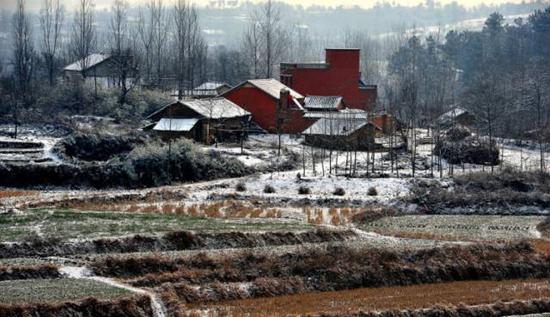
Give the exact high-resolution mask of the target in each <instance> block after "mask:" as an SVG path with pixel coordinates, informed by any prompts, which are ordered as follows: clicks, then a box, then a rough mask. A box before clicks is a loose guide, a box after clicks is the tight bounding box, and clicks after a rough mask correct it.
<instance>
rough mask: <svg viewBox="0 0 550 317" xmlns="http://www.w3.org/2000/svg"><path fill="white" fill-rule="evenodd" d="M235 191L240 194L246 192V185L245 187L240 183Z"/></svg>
mask: <svg viewBox="0 0 550 317" xmlns="http://www.w3.org/2000/svg"><path fill="white" fill-rule="evenodd" d="M235 190H236V191H238V192H245V191H246V185H245V183H243V182H239V183H238V184H237V185H236V186H235Z"/></svg>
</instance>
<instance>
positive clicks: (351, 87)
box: [281, 49, 377, 111]
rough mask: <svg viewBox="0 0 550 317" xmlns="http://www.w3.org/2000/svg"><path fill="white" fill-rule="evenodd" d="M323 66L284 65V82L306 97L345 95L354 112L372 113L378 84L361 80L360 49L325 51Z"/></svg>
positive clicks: (282, 66) (304, 64)
mask: <svg viewBox="0 0 550 317" xmlns="http://www.w3.org/2000/svg"><path fill="white" fill-rule="evenodd" d="M325 52H326V59H325V62H324V63H282V64H281V82H282V83H283V84H285V85H286V86H288V87H290V88H292V89H294V90H295V91H297V92H299V93H300V94H304V95H307V96H342V98H343V102H344V103H345V104H346V105H347V106H348V107H349V108H353V109H361V110H366V111H372V110H373V109H374V104H375V102H376V97H377V87H376V85H367V84H365V83H364V82H363V80H362V79H361V71H360V50H359V49H326V51H325Z"/></svg>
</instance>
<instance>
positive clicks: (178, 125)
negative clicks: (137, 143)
mask: <svg viewBox="0 0 550 317" xmlns="http://www.w3.org/2000/svg"><path fill="white" fill-rule="evenodd" d="M197 122H199V119H197V118H189V119H168V118H162V119H160V121H159V122H157V124H156V125H155V127H154V128H153V130H154V131H177V132H188V131H191V129H193V127H194V126H195V124H197Z"/></svg>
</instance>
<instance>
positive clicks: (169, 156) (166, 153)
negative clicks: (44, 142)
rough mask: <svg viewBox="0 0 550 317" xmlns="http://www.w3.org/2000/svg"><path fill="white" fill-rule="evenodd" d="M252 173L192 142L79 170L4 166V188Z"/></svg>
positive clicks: (148, 148) (150, 182)
mask: <svg viewBox="0 0 550 317" xmlns="http://www.w3.org/2000/svg"><path fill="white" fill-rule="evenodd" d="M249 172H250V171H249V170H248V169H247V168H246V166H245V165H244V164H243V163H242V162H240V161H239V160H237V159H233V158H226V157H222V156H221V155H220V154H217V153H216V152H214V151H209V152H206V151H203V150H201V149H200V148H198V147H197V146H195V145H194V144H193V143H192V142H191V141H188V140H179V141H176V142H174V143H173V144H172V145H171V146H168V145H167V144H163V143H146V144H144V145H142V146H138V147H136V148H134V149H133V150H132V151H131V152H129V153H128V154H127V156H126V157H125V158H120V159H115V160H111V161H108V162H88V163H83V164H79V165H73V164H25V165H18V164H0V185H2V186H13V187H31V186H35V187H36V186H64V187H67V186H69V187H76V188H82V187H93V188H121V187H122V188H143V187H156V186H163V185H168V184H171V183H174V182H185V181H200V180H211V179H217V178H226V177H239V176H244V175H246V174H247V173H249Z"/></svg>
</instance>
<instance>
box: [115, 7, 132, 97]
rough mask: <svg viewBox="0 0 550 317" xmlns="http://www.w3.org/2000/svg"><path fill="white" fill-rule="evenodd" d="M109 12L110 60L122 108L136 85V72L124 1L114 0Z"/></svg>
mask: <svg viewBox="0 0 550 317" xmlns="http://www.w3.org/2000/svg"><path fill="white" fill-rule="evenodd" d="M111 11H112V16H111V22H110V28H111V36H110V42H111V60H112V63H113V73H114V74H115V80H116V85H117V86H118V87H119V88H120V94H119V104H120V105H121V106H122V105H124V104H125V103H126V96H127V95H128V93H129V92H130V90H132V89H133V87H134V86H135V85H136V83H137V78H136V75H137V72H136V71H135V69H136V67H135V65H134V56H133V54H132V50H131V49H130V41H129V38H128V36H129V34H128V4H127V2H126V1H125V0H114V2H113V6H112V8H111Z"/></svg>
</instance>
